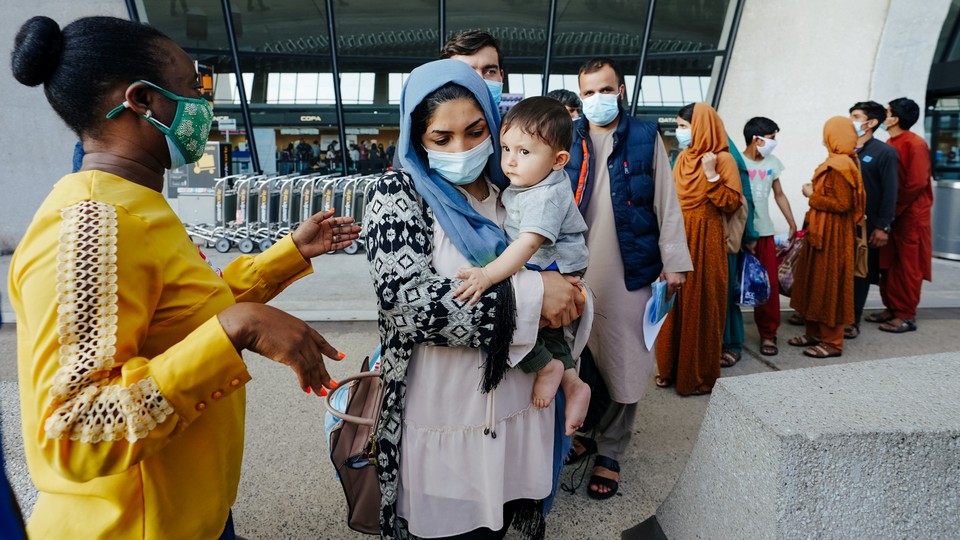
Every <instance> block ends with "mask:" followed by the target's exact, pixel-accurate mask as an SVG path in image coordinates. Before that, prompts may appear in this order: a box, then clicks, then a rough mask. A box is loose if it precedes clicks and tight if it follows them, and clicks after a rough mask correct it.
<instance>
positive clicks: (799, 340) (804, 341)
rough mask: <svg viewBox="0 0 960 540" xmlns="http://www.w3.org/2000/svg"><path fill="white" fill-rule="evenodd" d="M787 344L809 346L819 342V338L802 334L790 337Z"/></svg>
mask: <svg viewBox="0 0 960 540" xmlns="http://www.w3.org/2000/svg"><path fill="white" fill-rule="evenodd" d="M787 344H788V345H792V346H794V347H811V346H813V345H818V344H820V340H819V339H814V338H812V337H810V336H808V335H806V334H803V335H802V336H794V337H792V338H790V339H789V340H787Z"/></svg>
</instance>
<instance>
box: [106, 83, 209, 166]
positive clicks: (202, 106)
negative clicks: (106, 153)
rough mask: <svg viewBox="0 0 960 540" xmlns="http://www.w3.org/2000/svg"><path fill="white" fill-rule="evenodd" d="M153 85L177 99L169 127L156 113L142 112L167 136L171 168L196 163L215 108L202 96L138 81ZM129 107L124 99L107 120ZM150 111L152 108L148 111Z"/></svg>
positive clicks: (160, 91) (163, 93) (164, 94)
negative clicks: (193, 95)
mask: <svg viewBox="0 0 960 540" xmlns="http://www.w3.org/2000/svg"><path fill="white" fill-rule="evenodd" d="M136 82H139V83H143V84H145V85H147V86H149V87H150V88H153V89H154V90H156V91H157V92H159V93H160V94H162V95H163V96H165V97H167V98H169V99H172V100H173V101H176V102H177V114H176V115H174V117H173V122H171V123H170V125H169V126H165V125H163V123H162V122H160V121H158V120H157V119H156V118H153V116H151V115H149V114H147V115H140V116H141V117H142V118H143V119H145V120H146V121H148V122H150V123H151V124H153V125H154V126H156V128H157V129H159V130H160V131H161V132H162V133H163V134H164V135H166V137H167V149H168V150H169V152H170V168H171V169H176V168H177V167H182V166H183V165H186V164H187V163H195V162H196V161H198V160H199V159H200V157H201V156H203V147H204V146H205V145H206V144H207V138H209V137H210V126H211V125H212V124H213V107H212V106H211V105H210V103H208V102H207V100H205V99H203V98H188V97H183V96H178V95H176V94H174V93H172V92H168V91H167V90H164V89H163V88H160V87H159V86H157V85H155V84H153V83H152V82H149V81H136ZM129 106H130V104H129V103H127V102H126V101H124V102H123V103H122V104H120V105H118V106H117V107H116V108H114V109H113V110H112V111H110V112H109V113H107V118H108V119H113V118H116V116H117V115H118V114H120V112H121V111H123V109H126V108H128V107H129ZM148 112H149V111H148Z"/></svg>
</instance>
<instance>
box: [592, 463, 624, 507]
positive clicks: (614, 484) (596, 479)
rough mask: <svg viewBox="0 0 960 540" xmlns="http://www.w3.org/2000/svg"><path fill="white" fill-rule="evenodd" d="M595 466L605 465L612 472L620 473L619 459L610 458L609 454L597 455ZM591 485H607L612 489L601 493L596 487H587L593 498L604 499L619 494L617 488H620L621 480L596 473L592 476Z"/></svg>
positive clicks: (606, 486)
mask: <svg viewBox="0 0 960 540" xmlns="http://www.w3.org/2000/svg"><path fill="white" fill-rule="evenodd" d="M593 466H594V467H603V468H604V469H607V470H608V471H610V472H615V473H618V474H619V473H620V464H619V463H618V462H617V460H615V459H610V458H608V457H607V456H597V458H596V459H595V460H594V461H593ZM590 486H599V487H605V488H607V489H609V490H610V491H608V492H606V493H600V492H599V491H597V490H595V489H590V488H589V487H588V488H587V495H589V496H590V498H591V499H596V500H598V501H603V500H606V499H609V498H610V497H613V496H614V495H616V494H617V490H619V489H620V481H619V480H614V479H612V478H605V477H603V476H598V475H596V474H594V475H591V476H590Z"/></svg>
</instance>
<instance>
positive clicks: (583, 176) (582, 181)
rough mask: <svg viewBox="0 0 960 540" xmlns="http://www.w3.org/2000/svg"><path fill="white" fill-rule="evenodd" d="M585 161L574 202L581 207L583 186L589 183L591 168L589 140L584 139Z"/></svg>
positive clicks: (581, 165) (582, 164) (581, 166)
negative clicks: (588, 176)
mask: <svg viewBox="0 0 960 540" xmlns="http://www.w3.org/2000/svg"><path fill="white" fill-rule="evenodd" d="M581 142H582V143H583V161H582V162H580V178H579V179H578V180H577V192H576V193H575V194H574V196H573V200H574V201H575V202H576V203H577V206H580V198H581V197H583V186H584V185H585V184H586V183H587V168H588V167H590V151H589V150H587V140H586V139H583V141H581Z"/></svg>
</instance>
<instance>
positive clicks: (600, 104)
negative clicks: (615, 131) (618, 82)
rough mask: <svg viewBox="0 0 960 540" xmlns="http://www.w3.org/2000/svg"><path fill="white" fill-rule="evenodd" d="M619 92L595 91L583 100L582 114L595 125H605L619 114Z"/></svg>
mask: <svg viewBox="0 0 960 540" xmlns="http://www.w3.org/2000/svg"><path fill="white" fill-rule="evenodd" d="M619 100H620V94H619V93H616V94H600V93H596V94H594V95H592V96H590V97H588V98H584V100H583V115H584V116H586V117H587V120H588V121H589V122H590V123H591V124H593V125H595V126H600V127H603V126H606V125H608V124H610V122H613V121H614V120H616V119H617V115H618V114H620V104H619Z"/></svg>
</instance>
